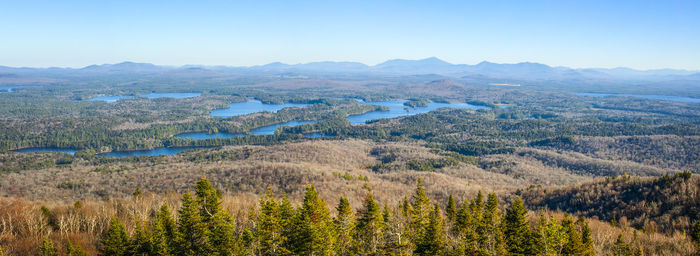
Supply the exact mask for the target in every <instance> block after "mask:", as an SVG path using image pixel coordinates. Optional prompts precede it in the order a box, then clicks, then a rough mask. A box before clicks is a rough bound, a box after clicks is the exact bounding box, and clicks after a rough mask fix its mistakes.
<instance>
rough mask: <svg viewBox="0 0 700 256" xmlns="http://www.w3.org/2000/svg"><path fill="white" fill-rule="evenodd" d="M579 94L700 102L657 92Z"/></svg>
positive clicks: (578, 94)
mask: <svg viewBox="0 0 700 256" xmlns="http://www.w3.org/2000/svg"><path fill="white" fill-rule="evenodd" d="M575 94H576V95H577V96H590V97H634V98H641V99H649V100H668V101H677V102H685V103H700V99H697V98H689V97H680V96H668V95H657V94H625V93H619V94H617V93H596V92H579V93H575Z"/></svg>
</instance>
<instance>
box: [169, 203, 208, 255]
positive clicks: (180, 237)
mask: <svg viewBox="0 0 700 256" xmlns="http://www.w3.org/2000/svg"><path fill="white" fill-rule="evenodd" d="M199 210H200V207H199V204H198V203H197V201H196V200H195V199H193V198H192V196H191V195H190V193H189V192H188V193H184V194H183V195H182V207H181V208H180V211H179V212H178V215H179V217H178V221H177V237H176V242H175V243H176V244H177V248H175V251H176V254H178V255H183V256H189V255H209V254H210V253H211V250H210V248H209V229H208V228H207V225H206V223H204V222H202V217H201V215H200V213H199Z"/></svg>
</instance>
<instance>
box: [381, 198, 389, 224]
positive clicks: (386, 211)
mask: <svg viewBox="0 0 700 256" xmlns="http://www.w3.org/2000/svg"><path fill="white" fill-rule="evenodd" d="M382 219H383V220H384V228H386V227H388V226H389V221H390V220H391V212H390V211H389V205H387V204H386V203H384V210H382Z"/></svg>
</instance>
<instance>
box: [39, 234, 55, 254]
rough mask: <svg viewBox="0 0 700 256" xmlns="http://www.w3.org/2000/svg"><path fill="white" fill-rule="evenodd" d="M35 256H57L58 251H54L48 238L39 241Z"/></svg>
mask: <svg viewBox="0 0 700 256" xmlns="http://www.w3.org/2000/svg"><path fill="white" fill-rule="evenodd" d="M37 256H58V250H56V247H55V246H54V245H53V241H51V239H50V238H44V240H42V241H41V246H39V253H38V254H37Z"/></svg>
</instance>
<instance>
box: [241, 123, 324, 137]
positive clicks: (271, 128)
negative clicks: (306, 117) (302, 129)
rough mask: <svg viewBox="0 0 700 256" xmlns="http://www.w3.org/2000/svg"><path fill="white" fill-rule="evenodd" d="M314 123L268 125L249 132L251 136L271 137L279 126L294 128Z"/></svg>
mask: <svg viewBox="0 0 700 256" xmlns="http://www.w3.org/2000/svg"><path fill="white" fill-rule="evenodd" d="M313 122H314V121H289V122H286V123H280V124H273V125H268V126H263V127H260V128H255V129H252V130H250V133H252V134H253V135H273V134H275V131H276V130H277V127H280V126H283V125H284V126H289V127H294V126H297V125H302V124H311V123H313Z"/></svg>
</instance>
